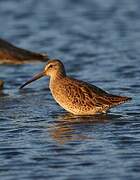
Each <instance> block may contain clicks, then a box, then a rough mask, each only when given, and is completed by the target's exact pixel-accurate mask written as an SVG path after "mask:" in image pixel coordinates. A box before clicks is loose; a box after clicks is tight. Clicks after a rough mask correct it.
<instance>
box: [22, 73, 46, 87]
mask: <svg viewBox="0 0 140 180" xmlns="http://www.w3.org/2000/svg"><path fill="white" fill-rule="evenodd" d="M43 76H44V72H40V73H38V74H36V75H35V76H34V77H33V78H32V79H30V80H29V81H27V82H26V83H24V84H23V85H21V86H20V88H19V89H22V88H24V87H25V86H27V85H28V84H30V83H32V82H33V81H36V80H37V79H40V78H42V77H43Z"/></svg>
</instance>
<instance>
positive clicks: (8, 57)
mask: <svg viewBox="0 0 140 180" xmlns="http://www.w3.org/2000/svg"><path fill="white" fill-rule="evenodd" d="M47 60H49V59H48V56H47V54H40V53H35V52H31V51H29V50H25V49H22V48H19V47H16V46H14V45H13V44H11V43H9V42H7V41H5V40H3V39H0V64H24V63H30V62H34V61H44V62H46V61H47Z"/></svg>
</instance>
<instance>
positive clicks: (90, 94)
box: [65, 79, 110, 107]
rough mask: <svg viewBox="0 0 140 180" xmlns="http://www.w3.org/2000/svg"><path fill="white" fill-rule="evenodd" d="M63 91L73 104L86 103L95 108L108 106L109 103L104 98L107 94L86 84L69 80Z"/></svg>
mask: <svg viewBox="0 0 140 180" xmlns="http://www.w3.org/2000/svg"><path fill="white" fill-rule="evenodd" d="M65 90H66V93H67V95H68V96H70V97H71V99H72V100H73V103H80V104H84V103H86V104H89V105H90V106H97V107H103V106H108V107H109V106H110V101H109V100H108V99H107V98H106V97H107V95H108V93H107V92H105V91H104V90H102V89H100V88H98V87H96V86H94V85H91V84H88V83H86V82H83V81H79V80H75V79H71V81H68V84H67V85H66V87H65Z"/></svg>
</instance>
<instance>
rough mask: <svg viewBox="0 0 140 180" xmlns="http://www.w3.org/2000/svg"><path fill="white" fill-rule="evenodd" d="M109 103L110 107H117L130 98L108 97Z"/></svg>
mask: <svg viewBox="0 0 140 180" xmlns="http://www.w3.org/2000/svg"><path fill="white" fill-rule="evenodd" d="M109 99H110V101H111V104H112V107H113V106H117V105H119V104H123V103H125V102H127V101H130V100H132V98H131V97H127V96H116V95H110V97H109Z"/></svg>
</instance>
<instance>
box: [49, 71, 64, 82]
mask: <svg viewBox="0 0 140 180" xmlns="http://www.w3.org/2000/svg"><path fill="white" fill-rule="evenodd" d="M65 77H66V73H65V72H57V73H56V74H54V75H53V76H51V77H50V85H52V84H54V83H56V82H58V81H61V79H63V78H65Z"/></svg>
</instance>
